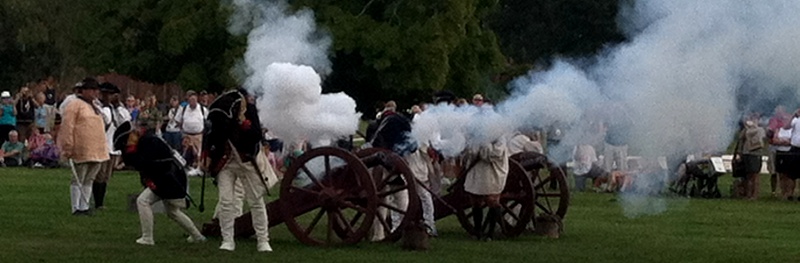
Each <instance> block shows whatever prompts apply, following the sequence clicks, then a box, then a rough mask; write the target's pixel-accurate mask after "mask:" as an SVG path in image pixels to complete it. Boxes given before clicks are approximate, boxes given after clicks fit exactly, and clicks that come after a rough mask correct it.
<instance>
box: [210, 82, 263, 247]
mask: <svg viewBox="0 0 800 263" xmlns="http://www.w3.org/2000/svg"><path fill="white" fill-rule="evenodd" d="M208 121H209V122H210V125H211V129H210V131H209V132H208V133H207V135H206V136H207V137H206V140H205V141H206V143H205V144H204V149H203V152H204V154H207V155H208V157H209V158H210V162H208V163H209V168H208V169H209V171H210V173H211V175H212V176H216V182H217V187H218V188H219V206H220V211H219V214H218V217H219V226H220V230H221V234H222V244H221V245H220V247H219V249H221V250H228V251H233V250H234V249H235V248H236V245H235V243H234V239H233V237H234V232H233V227H234V220H235V218H236V213H237V208H236V205H235V187H234V185H235V182H236V181H237V180H239V181H241V184H242V188H243V189H244V193H245V198H246V199H247V203H248V204H249V205H250V213H251V214H252V220H253V229H254V230H255V232H256V238H257V240H258V244H257V247H256V248H257V250H258V251H259V252H270V251H272V247H271V246H270V244H269V233H268V228H267V227H268V221H267V220H268V219H267V211H266V206H265V204H264V199H263V198H262V197H263V195H264V194H265V193H266V191H267V190H268V186H269V185H273V184H275V183H277V182H276V181H277V179H276V177H275V176H274V171H273V170H272V168H271V167H270V165H269V164H268V163H267V162H266V158H264V156H265V155H264V152H263V151H261V150H260V149H261V147H260V143H261V140H262V138H263V136H262V133H261V122H259V119H258V110H257V109H256V106H255V105H254V104H252V103H248V102H247V92H246V91H245V90H242V89H240V90H237V91H231V92H228V93H226V94H223V95H222V96H220V97H219V98H217V99H216V100H215V101H214V102H213V103H212V104H211V107H210V109H209V114H208ZM267 178H269V179H267Z"/></svg>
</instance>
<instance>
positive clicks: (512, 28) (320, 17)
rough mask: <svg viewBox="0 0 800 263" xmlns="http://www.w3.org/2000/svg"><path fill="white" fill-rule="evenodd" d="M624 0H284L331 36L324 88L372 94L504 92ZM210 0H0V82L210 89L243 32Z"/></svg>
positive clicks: (604, 24)
mask: <svg viewBox="0 0 800 263" xmlns="http://www.w3.org/2000/svg"><path fill="white" fill-rule="evenodd" d="M621 1H629V0H436V1H430V0H292V1H289V2H290V3H291V4H292V6H293V7H295V8H302V7H307V8H311V9H312V10H314V12H315V16H316V20H317V23H318V24H319V25H320V26H321V27H323V28H324V29H325V30H326V31H328V32H330V33H331V34H332V36H333V40H334V42H333V47H332V48H331V50H329V52H330V57H331V59H332V61H333V73H332V74H331V75H329V76H328V77H326V79H325V80H324V89H325V90H326V91H344V92H346V93H348V94H349V95H351V96H353V97H354V98H355V99H356V101H357V102H359V110H362V111H365V110H371V109H370V107H372V104H371V103H372V102H373V101H379V100H388V99H395V100H399V101H406V102H419V101H428V100H430V94H432V93H433V92H434V91H438V90H445V89H446V90H451V91H453V92H455V93H456V94H458V95H460V96H465V97H466V96H469V95H471V94H474V93H484V94H488V96H489V97H490V98H501V97H503V96H505V95H506V94H507V93H508V91H507V90H506V85H505V84H506V82H507V81H509V80H510V79H512V78H513V77H515V76H518V75H520V74H524V73H525V72H527V71H529V70H530V69H532V68H534V67H540V66H541V67H546V66H547V64H548V63H549V62H550V61H552V60H553V59H554V58H557V57H582V56H589V55H592V54H594V53H596V52H599V51H600V50H601V49H602V48H603V47H604V46H606V45H609V44H614V43H618V42H621V41H624V37H623V35H622V34H621V33H620V31H619V29H618V28H617V24H616V21H615V18H616V14H617V12H618V9H619V4H620V3H619V2H621ZM230 14H231V8H230V7H229V6H226V4H225V3H224V1H220V0H126V1H105V0H73V1H53V0H0V32H3V34H0V89H2V90H6V89H16V87H18V86H20V85H23V84H24V83H26V82H28V81H33V80H36V79H39V78H44V77H47V76H55V77H57V78H59V79H62V80H69V79H79V78H81V77H82V76H85V75H90V74H102V73H106V72H116V73H120V74H124V75H129V76H131V77H134V78H136V79H139V80H142V81H147V82H153V83H166V82H177V83H178V84H180V85H181V86H182V87H184V88H185V89H195V90H201V89H207V90H212V91H219V90H222V89H225V88H226V87H232V86H235V85H236V80H235V79H234V78H233V77H232V75H231V69H232V68H233V67H234V66H235V65H236V63H237V60H239V59H240V58H241V56H242V54H243V53H244V50H245V49H246V44H247V43H246V42H247V40H246V36H234V35H231V34H230V33H229V32H227V23H228V16H229V15H230Z"/></svg>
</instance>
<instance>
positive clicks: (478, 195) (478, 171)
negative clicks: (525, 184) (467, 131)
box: [464, 139, 509, 240]
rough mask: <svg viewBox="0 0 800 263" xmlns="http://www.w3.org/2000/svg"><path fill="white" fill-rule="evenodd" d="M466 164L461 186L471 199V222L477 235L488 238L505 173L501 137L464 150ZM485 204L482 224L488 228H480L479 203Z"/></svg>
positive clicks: (505, 151)
mask: <svg viewBox="0 0 800 263" xmlns="http://www.w3.org/2000/svg"><path fill="white" fill-rule="evenodd" d="M467 158H468V159H467V160H470V161H469V162H470V164H468V165H470V166H471V167H470V168H468V171H467V175H466V178H465V181H464V190H465V191H466V192H467V193H469V194H470V198H471V201H472V211H473V213H472V219H473V220H474V223H475V231H474V234H475V235H476V238H478V239H486V240H491V239H492V238H493V237H494V236H493V235H494V230H495V227H496V225H497V223H498V221H499V220H500V217H501V213H502V210H501V205H500V194H501V193H502V192H503V188H505V185H506V178H507V177H508V158H509V154H508V147H507V146H506V140H505V139H498V140H496V141H494V142H492V143H487V144H485V145H481V146H480V147H479V148H477V149H471V150H469V151H468V152H467ZM484 205H485V206H488V207H489V211H488V212H487V213H486V225H488V231H487V232H485V233H484V232H483V206H484Z"/></svg>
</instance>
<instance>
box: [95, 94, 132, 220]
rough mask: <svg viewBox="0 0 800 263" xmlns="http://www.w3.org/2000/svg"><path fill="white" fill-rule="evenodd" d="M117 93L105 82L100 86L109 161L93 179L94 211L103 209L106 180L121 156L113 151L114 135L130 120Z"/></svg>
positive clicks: (118, 152)
mask: <svg viewBox="0 0 800 263" xmlns="http://www.w3.org/2000/svg"><path fill="white" fill-rule="evenodd" d="M119 92H120V91H119V88H118V87H117V86H115V85H114V84H111V83H107V82H106V83H103V84H100V93H101V95H102V98H101V102H102V103H103V108H102V109H101V113H102V114H103V119H104V121H105V129H106V142H107V144H108V149H109V150H110V152H109V153H110V155H109V158H110V159H109V160H108V161H106V162H104V163H103V166H102V167H101V168H100V173H98V174H97V177H96V178H95V179H94V184H92V189H93V190H92V193H93V194H94V206H95V208H96V209H103V208H104V206H103V203H104V200H105V197H106V189H107V185H108V179H109V178H111V174H112V173H114V166H116V165H117V162H118V161H119V156H120V154H121V152H120V150H118V149H114V141H113V140H114V133H115V132H116V131H117V128H118V127H120V125H122V124H123V123H125V122H129V121H130V120H131V114H130V113H129V112H128V110H127V109H125V107H124V106H122V104H121V103H120V102H119ZM129 125H130V124H129Z"/></svg>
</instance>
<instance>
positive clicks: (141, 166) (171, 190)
mask: <svg viewBox="0 0 800 263" xmlns="http://www.w3.org/2000/svg"><path fill="white" fill-rule="evenodd" d="M125 130H130V123H125V124H123V126H121V127H120V129H119V130H118V131H119V132H117V133H116V134H115V138H116V141H115V142H114V144H115V148H116V149H121V148H124V154H123V159H124V161H125V163H126V164H130V165H133V167H135V168H136V170H137V171H139V176H140V178H141V180H140V181H141V183H142V186H144V190H143V191H142V193H141V194H139V197H138V198H137V199H136V208H137V210H138V211H139V223H140V224H141V228H142V236H141V237H140V238H139V239H136V243H137V244H141V245H155V240H154V238H153V209H152V205H153V204H154V203H156V202H158V201H162V203H163V204H164V208H165V209H166V212H167V216H169V218H170V219H172V220H173V221H175V223H178V225H179V226H180V227H181V228H183V230H185V231H186V232H187V233H188V234H189V237H188V238H187V239H186V241H187V242H189V243H197V242H203V241H205V240H206V238H205V237H204V236H203V235H202V234H200V231H198V230H197V227H195V225H194V223H193V222H192V220H191V219H190V218H189V217H188V216H186V214H184V213H183V211H181V208H185V206H186V200H185V198H186V197H188V195H187V192H186V190H187V183H188V182H187V178H186V172H185V170H184V163H183V162H184V161H183V160H182V158H180V155H179V154H177V152H176V151H174V150H173V149H172V148H170V146H169V145H168V144H167V142H166V141H164V140H163V139H161V138H160V137H158V136H157V135H156V134H155V129H153V128H150V129H147V131H145V132H144V135H143V136H141V137H140V138H137V137H138V134H136V135H131V136H130V137H132V138H128V139H119V138H120V137H128V135H125ZM140 130H144V129H140ZM126 142H127V143H126ZM120 143H122V144H125V145H126V147H121V146H119V145H120ZM134 146H135V147H134Z"/></svg>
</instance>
